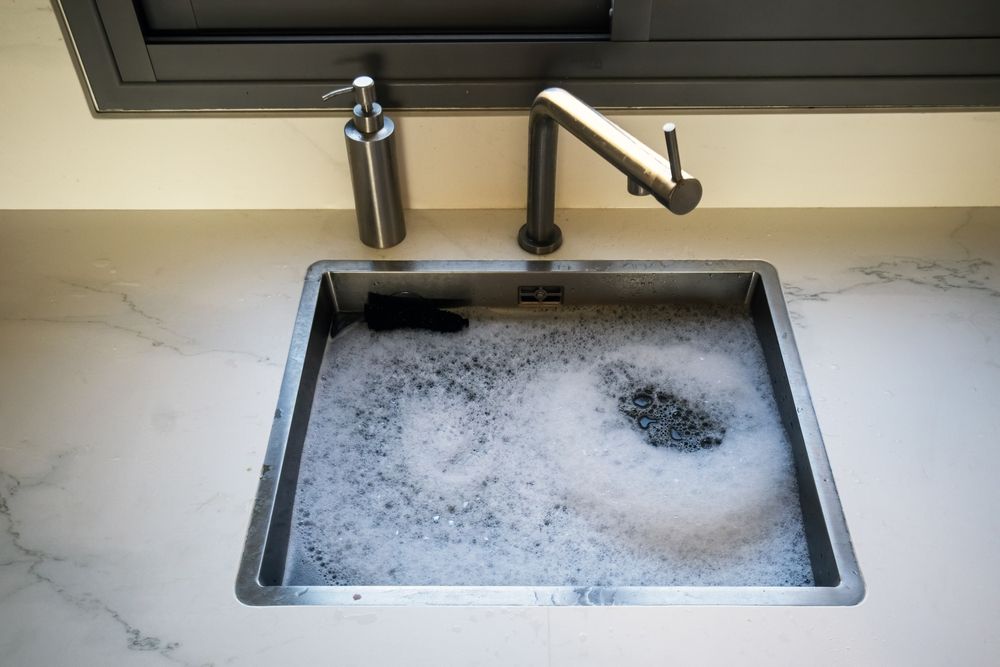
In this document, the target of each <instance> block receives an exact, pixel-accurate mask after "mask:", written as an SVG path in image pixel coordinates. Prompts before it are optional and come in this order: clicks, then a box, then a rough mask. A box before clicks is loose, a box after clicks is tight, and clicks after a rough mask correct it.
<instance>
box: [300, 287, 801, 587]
mask: <svg viewBox="0 0 1000 667" xmlns="http://www.w3.org/2000/svg"><path fill="white" fill-rule="evenodd" d="M463 315H464V316H466V317H468V318H469V319H470V322H471V324H470V326H469V328H468V329H466V330H463V331H461V332H458V333H455V334H448V335H442V334H439V333H433V332H426V331H392V332H380V333H375V332H371V331H368V330H367V329H366V328H365V327H364V325H363V324H361V325H352V326H351V327H349V328H348V329H346V330H344V331H343V332H341V333H340V334H339V335H338V336H337V337H335V338H334V339H332V340H331V341H330V343H329V345H328V348H327V351H326V355H325V357H324V362H323V367H322V369H321V372H320V377H319V381H318V385H317V389H316V396H315V399H314V403H313V413H312V415H311V418H310V424H309V428H308V431H307V434H306V440H305V447H304V450H303V457H302V464H301V469H300V474H299V484H298V488H297V492H296V499H295V507H294V513H293V521H294V523H293V528H292V536H291V542H290V545H289V552H288V562H287V567H286V571H285V584H286V585H570V586H613V585H617V586H639V585H740V586H744V585H745V586H749V585H753V586H764V585H771V586H782V585H810V584H811V583H812V574H811V567H810V563H809V557H808V551H807V548H806V543H805V537H804V533H803V528H802V517H801V512H800V509H799V504H798V494H797V489H796V482H795V474H794V468H793V463H792V459H791V451H790V447H789V443H788V441H787V436H786V434H785V432H784V430H783V428H782V425H781V422H780V418H779V416H778V414H777V409H776V407H775V404H774V400H773V397H772V394H771V385H770V381H769V378H768V375H767V370H766V366H765V364H764V359H763V354H762V352H761V350H760V346H759V343H758V341H757V339H756V335H755V333H754V329H753V324H752V322H751V321H750V320H749V318H748V316H747V315H746V314H745V313H744V312H743V311H741V310H739V309H736V308H731V309H730V308H722V307H665V306H664V307H661V306H657V307H600V308H571V307H563V308H561V309H559V310H558V311H543V312H539V311H527V310H514V309H467V310H465V311H463ZM643 420H647V421H645V427H643V423H644V422H643Z"/></svg>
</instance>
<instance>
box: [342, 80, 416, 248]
mask: <svg viewBox="0 0 1000 667" xmlns="http://www.w3.org/2000/svg"><path fill="white" fill-rule="evenodd" d="M348 92H353V93H354V99H355V105H354V111H353V114H352V118H351V120H349V121H347V124H346V125H345V126H344V139H345V141H346V143H347V161H348V164H349V165H350V170H351V184H352V186H353V188H354V210H355V213H356V215H357V218H358V235H359V236H360V237H361V242H362V243H364V244H365V245H367V246H370V247H372V248H390V247H392V246H394V245H396V244H398V243H400V242H401V241H402V240H403V239H404V238H406V222H405V219H404V216H403V202H402V197H401V196H400V189H399V172H398V170H397V167H396V147H395V131H396V126H395V124H394V123H393V122H392V120H390V119H389V118H386V117H385V115H384V114H383V113H382V106H381V105H380V104H378V103H377V102H376V101H375V82H374V80H372V78H371V77H368V76H359V77H358V78H356V79H355V80H354V82H353V84H352V85H351V86H349V87H346V88H341V89H338V90H334V91H331V92H329V93H327V94H326V95H324V96H323V99H324V100H327V99H330V98H331V97H333V96H335V95H340V94H343V93H348Z"/></svg>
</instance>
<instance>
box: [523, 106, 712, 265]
mask: <svg viewBox="0 0 1000 667" xmlns="http://www.w3.org/2000/svg"><path fill="white" fill-rule="evenodd" d="M560 125H561V126H562V127H564V128H566V129H567V130H568V131H569V132H570V133H571V134H572V135H573V136H575V137H576V138H578V139H580V141H582V142H583V143H585V144H586V145H587V146H589V147H590V148H591V149H593V150H594V151H595V152H596V153H597V154H598V155H600V156H601V157H603V158H604V159H605V160H607V161H608V162H610V163H611V164H612V165H614V166H615V167H617V168H618V170H619V171H621V172H622V173H624V174H625V175H626V176H628V178H629V191H630V192H633V193H635V194H645V193H646V192H648V193H649V194H651V195H652V196H653V197H654V198H655V199H656V200H657V201H658V202H660V203H661V204H663V206H665V207H666V208H667V209H668V210H670V211H671V212H673V213H677V214H679V215H683V214H684V213H688V212H689V211H691V210H693V209H694V208H695V207H696V206H697V205H698V202H699V201H701V193H702V189H701V183H700V182H699V181H698V180H697V179H696V178H692V177H691V175H690V174H687V173H686V172H684V171H683V170H681V169H680V155H679V154H678V153H677V150H676V137H674V136H673V127H672V125H670V124H668V126H665V127H664V130H665V131H666V132H667V147H668V151H669V152H670V156H669V160H668V159H667V158H664V157H663V156H661V155H660V154H659V153H657V152H656V151H654V150H653V149H652V148H650V147H649V146H647V145H646V144H644V143H642V142H641V141H639V140H638V139H636V138H635V137H633V136H632V135H631V134H629V133H628V132H626V131H625V130H623V129H622V128H620V127H619V126H618V125H616V124H614V123H613V122H611V121H610V120H609V119H608V118H607V117H606V116H604V115H603V114H601V113H600V112H598V111H597V110H596V109H594V108H593V107H591V106H590V105H588V104H586V103H585V102H583V101H582V100H580V99H579V98H578V97H576V96H574V95H573V94H571V93H569V92H567V91H565V90H563V89H562V88H546V89H545V90H543V91H542V92H541V93H539V94H538V97H536V98H535V101H534V104H532V106H531V113H530V115H529V117H528V206H527V222H526V223H525V224H524V226H522V227H521V230H520V232H519V233H518V243H519V244H520V246H521V247H522V248H523V249H524V250H526V251H528V252H530V253H534V254H536V255H545V254H548V253H550V252H553V251H555V250H556V249H558V248H559V246H560V245H562V231H561V230H560V229H559V227H558V226H557V225H556V224H555V221H554V214H555V194H556V193H555V190H556V149H557V145H558V139H559V126H560ZM671 166H674V167H675V168H674V169H671Z"/></svg>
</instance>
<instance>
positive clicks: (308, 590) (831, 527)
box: [235, 260, 865, 606]
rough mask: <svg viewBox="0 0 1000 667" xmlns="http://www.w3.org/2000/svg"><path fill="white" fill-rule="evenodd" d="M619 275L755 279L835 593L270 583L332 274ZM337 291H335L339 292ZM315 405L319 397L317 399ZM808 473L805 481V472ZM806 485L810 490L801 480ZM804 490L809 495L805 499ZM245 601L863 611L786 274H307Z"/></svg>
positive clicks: (520, 267)
mask: <svg viewBox="0 0 1000 667" xmlns="http://www.w3.org/2000/svg"><path fill="white" fill-rule="evenodd" d="M379 272H387V273H393V274H407V273H423V274H426V273H508V274H510V273H513V274H519V273H532V274H539V273H543V274H544V273H548V274H559V273H588V274H590V273H617V274H633V273H634V274H640V275H641V274H713V275H714V274H729V273H739V274H751V280H750V287H749V289H748V290H747V296H746V301H747V302H749V300H750V298H751V296H752V295H753V294H754V290H756V289H762V290H763V293H764V296H765V298H766V300H767V308H768V314H769V315H770V321H771V323H772V325H773V327H774V330H775V336H776V344H777V347H778V349H779V350H780V358H781V362H782V364H783V366H784V370H785V377H786V379H787V382H788V386H789V388H790V394H791V400H792V401H793V402H794V406H795V412H796V420H797V422H798V423H797V426H798V429H799V431H800V432H801V435H802V440H803V445H802V448H803V450H804V454H805V456H806V457H807V460H808V467H809V469H810V471H811V477H812V481H813V483H814V484H815V487H816V493H817V496H818V504H819V506H820V515H821V517H822V521H823V524H824V526H825V529H826V531H827V534H828V536H829V541H830V551H831V552H832V557H833V561H834V562H833V567H835V568H836V571H837V574H838V576H839V581H838V583H837V584H836V585H832V586H789V587H785V586H773V587H762V586H591V587H573V586H531V585H513V586H284V585H265V584H263V583H262V582H261V578H260V573H261V570H262V567H263V561H264V557H265V547H266V544H267V540H268V534H269V531H270V529H271V523H272V521H271V519H272V515H273V513H274V510H275V505H276V500H277V493H278V486H279V479H280V472H281V468H282V465H283V463H284V461H285V459H286V448H287V445H288V442H289V439H290V437H291V436H292V418H293V415H294V414H295V408H296V403H297V401H299V400H300V398H299V392H300V385H301V383H302V376H303V371H304V366H305V360H306V357H307V348H308V344H309V341H310V337H311V335H312V334H313V333H314V332H313V328H314V322H313V320H314V315H315V313H316V310H317V305H318V303H319V299H320V295H321V289H322V288H323V283H324V281H326V280H328V276H329V275H330V274H331V273H336V274H348V273H362V274H367V273H379ZM330 287H332V283H331V285H330ZM310 401H311V398H310ZM800 474H801V473H800ZM800 486H801V482H800ZM801 493H802V492H801V488H800V495H801ZM235 593H236V597H237V599H238V600H239V601H240V602H241V603H243V604H245V605H250V606H276V605H303V604H306V605H351V606H369V605H376V606H398V605H462V606H484V605H490V606H493V605H502V606H523V605H535V606H567V605H572V606H576V605H651V606H664V605H691V604H694V605H754V606H756V605H838V606H840V605H854V604H858V603H859V602H861V600H862V599H863V598H864V595H865V587H864V582H863V579H862V577H861V574H860V570H859V568H858V564H857V559H856V556H855V554H854V550H853V547H852V544H851V539H850V534H849V532H848V529H847V524H846V520H845V517H844V515H843V510H842V507H841V504H840V500H839V495H838V493H837V489H836V484H835V482H834V479H833V474H832V471H831V468H830V463H829V459H828V457H827V454H826V448H825V446H824V444H823V440H822V435H821V433H820V430H819V424H818V421H817V419H816V415H815V411H814V409H813V405H812V400H811V398H810V396H809V391H808V387H807V385H806V380H805V374H804V371H803V369H802V364H801V360H800V358H799V355H798V349H797V347H796V345H795V341H794V336H793V331H792V327H791V321H790V319H789V316H788V311H787V307H786V304H785V300H784V297H783V295H782V292H781V284H780V282H779V279H778V274H777V270H776V269H775V268H774V266H772V265H771V264H769V263H768V262H765V261H762V260H668V261H664V260H608V261H605V260H600V261H595V260H570V261H566V260H551V261H548V260H523V261H521V260H513V261H506V260H448V261H434V260H414V261H357V260H322V261H319V262H315V263H314V264H312V265H311V266H310V267H309V269H308V270H307V272H306V277H305V283H304V285H303V290H302V297H301V300H300V302H299V308H298V310H297V313H296V318H295V324H294V328H293V332H292V340H291V344H290V348H289V354H288V361H287V363H286V366H285V371H284V374H283V378H282V383H281V390H280V393H279V398H278V404H277V409H276V410H275V417H274V422H273V424H272V429H271V435H270V438H269V441H268V447H267V451H266V453H265V457H264V463H263V466H262V473H261V476H260V481H259V484H258V489H257V494H256V499H255V502H254V505H253V511H252V514H251V519H250V525H249V528H248V530H247V537H246V541H245V545H244V550H243V555H242V558H241V562H240V568H239V572H238V575H237V580H236V588H235Z"/></svg>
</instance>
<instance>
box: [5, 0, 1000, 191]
mask: <svg viewBox="0 0 1000 667" xmlns="http://www.w3.org/2000/svg"><path fill="white" fill-rule="evenodd" d="M332 83H340V82H332ZM392 116H393V117H394V118H395V119H396V121H397V124H398V126H399V139H400V141H401V145H400V150H401V161H402V171H403V181H404V202H405V204H406V205H407V206H408V207H412V208H518V207H522V206H523V205H524V197H525V179H526V164H525V162H526V156H527V114H526V113H492V114H491V113H462V114H443V113H435V114H430V113H412V112H411V113H402V114H400V113H393V114H392ZM346 118H347V115H346V113H345V112H343V111H338V112H331V113H329V114H323V115H316V114H312V115H310V114H285V115H280V116H279V115H267V116H264V115H237V116H232V115H231V116H225V117H223V116H174V117H161V116H156V117H153V116H145V117H143V116H133V117H129V118H121V117H116V118H94V117H93V116H92V115H91V113H90V111H89V107H88V104H87V101H86V98H85V97H84V93H83V91H82V89H81V86H80V83H79V81H78V80H77V77H76V74H75V72H74V69H73V66H72V62H71V58H70V56H69V53H68V52H67V49H66V46H65V44H63V41H62V35H61V34H60V31H59V27H58V24H57V22H56V19H55V16H54V15H53V13H52V8H51V6H50V5H49V4H48V2H46V1H45V0H21V1H18V0H0V209H19V208H28V209H31V208H45V209H116V208H117V209H215V208H218V209H256V208H262V209H275V208H276V209H289V208H304V209H315V208H351V207H352V206H353V201H352V196H351V189H350V182H349V176H348V171H347V164H346V156H345V152H344V145H343V138H342V127H343V124H344V122H345V120H346ZM613 118H614V119H615V120H616V121H617V122H619V123H620V124H621V125H623V126H624V127H625V128H626V129H628V130H629V131H631V132H633V133H634V134H636V135H637V136H638V137H639V138H641V139H643V140H645V141H648V142H649V143H650V144H652V145H654V146H661V145H662V135H661V133H660V127H661V126H662V124H663V122H664V121H665V120H667V119H674V120H677V123H678V134H679V140H680V144H681V153H682V155H683V158H684V166H685V169H686V170H687V171H690V172H691V173H693V174H695V175H696V176H698V177H699V178H700V179H701V181H702V182H703V183H704V184H705V198H704V201H703V204H702V205H703V206H707V207H717V208H728V207H881V206H1000V112H980V111H976V112H971V111H952V112H943V111H936V112H920V113H917V112H911V113H900V112H881V111H875V112H871V113H836V112H834V113H829V112H824V113H816V112H811V113H804V112H796V113H779V112H774V111H769V112H743V113H733V112H725V113H715V112H708V113H705V112H702V113H693V112H685V113H676V112H648V111H644V112H635V113H624V114H615V115H613ZM560 153H561V156H560V168H559V174H558V176H559V187H558V194H557V204H558V205H559V206H561V207H577V208H606V207H612V208H613V207H632V206H643V207H646V206H657V204H656V203H655V202H652V200H651V199H650V198H641V199H640V198H633V197H630V196H629V195H627V194H626V192H625V187H624V186H625V182H624V177H623V176H621V175H620V174H619V173H618V172H617V171H615V170H614V169H613V168H611V167H609V166H608V165H606V164H605V163H604V162H603V161H602V160H601V159H600V158H598V157H597V156H596V155H593V154H592V153H591V152H590V151H589V150H587V149H586V148H584V147H583V146H582V145H581V144H579V143H578V142H577V141H576V140H575V139H573V138H571V137H569V136H565V138H564V140H563V141H561V142H560Z"/></svg>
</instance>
